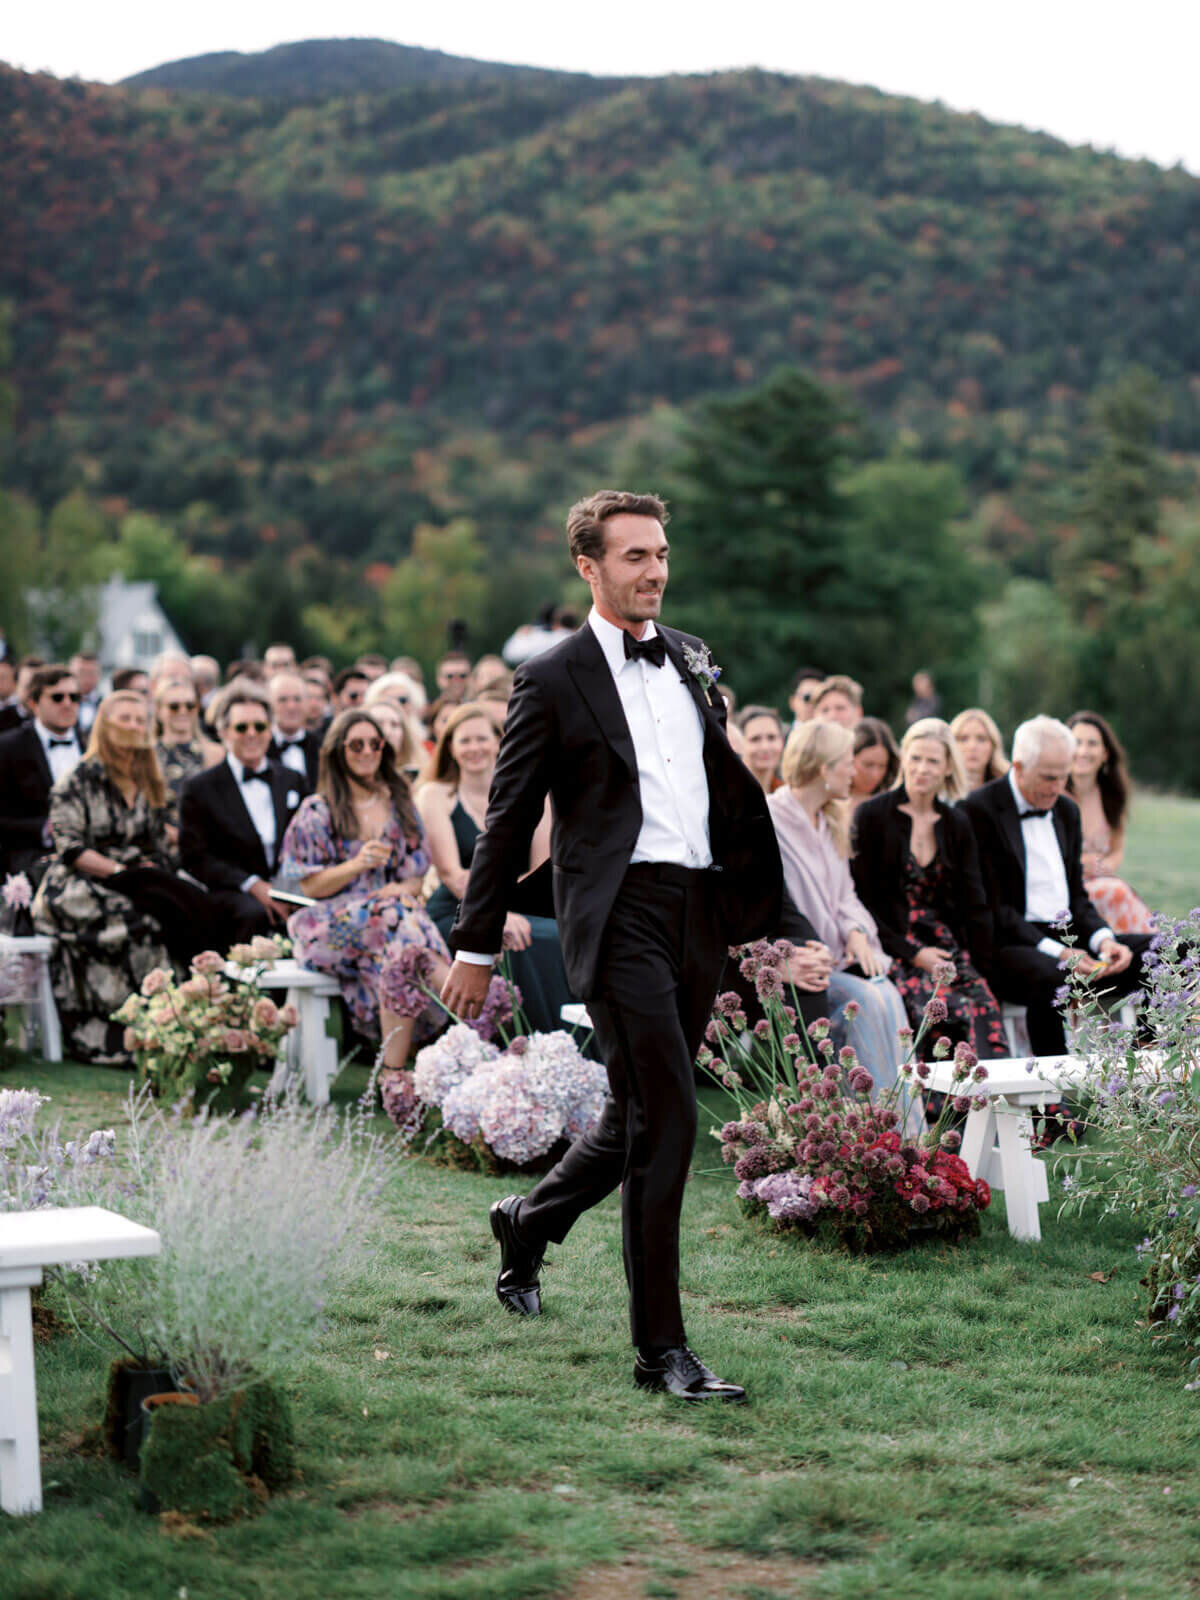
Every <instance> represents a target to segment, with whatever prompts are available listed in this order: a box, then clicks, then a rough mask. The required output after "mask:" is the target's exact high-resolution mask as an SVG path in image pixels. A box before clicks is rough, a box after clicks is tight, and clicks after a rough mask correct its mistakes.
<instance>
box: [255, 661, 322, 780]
mask: <svg viewBox="0 0 1200 1600" xmlns="http://www.w3.org/2000/svg"><path fill="white" fill-rule="evenodd" d="M267 694H268V695H269V696H270V700H271V743H270V746H269V747H268V750H267V755H268V756H269V757H270V759H271V760H272V761H279V762H282V764H283V765H284V766H285V767H287V768H289V769H290V770H291V771H292V772H294V773H296V775H297V776H298V777H299V778H300V779H301V780H302V781H303V783H304V792H305V794H311V793H312V791H313V790H314V789H315V788H316V787H317V773H318V769H319V767H320V764H321V740H320V738H319V737H318V735H317V734H315V733H310V732H309V730H308V726H307V722H306V712H307V687H306V685H305V682H304V679H303V678H302V677H301V676H300V674H299V673H298V672H295V671H292V670H291V669H290V668H289V669H285V670H284V671H282V672H277V673H275V675H274V676H273V677H272V678H271V679H270V681H269V682H268V684H267Z"/></svg>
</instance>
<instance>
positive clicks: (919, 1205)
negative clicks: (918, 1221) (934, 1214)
mask: <svg viewBox="0 0 1200 1600" xmlns="http://www.w3.org/2000/svg"><path fill="white" fill-rule="evenodd" d="M908 1203H909V1205H910V1206H911V1207H912V1209H913V1210H914V1211H915V1212H916V1213H917V1215H918V1216H924V1214H925V1212H926V1211H928V1210H929V1196H928V1195H924V1194H914V1195H913V1197H912V1199H911V1200H910V1201H909V1202H908Z"/></svg>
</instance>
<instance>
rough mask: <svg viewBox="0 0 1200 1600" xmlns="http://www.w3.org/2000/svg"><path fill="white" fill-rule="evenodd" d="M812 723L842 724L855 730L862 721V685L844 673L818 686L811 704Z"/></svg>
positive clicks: (827, 679)
mask: <svg viewBox="0 0 1200 1600" xmlns="http://www.w3.org/2000/svg"><path fill="white" fill-rule="evenodd" d="M810 705H811V708H812V709H811V713H810V718H809V720H810V721H812V722H840V723H841V724H842V726H843V727H844V728H854V727H857V726H858V724H859V723H860V722H861V721H862V714H863V708H862V685H861V684H857V683H855V681H854V679H853V678H848V677H846V675H845V673H843V672H835V673H834V675H833V677H832V678H826V679H825V682H824V683H822V684H818V686H817V688H816V689H815V691H814V692H813V697H812V700H811V702H810Z"/></svg>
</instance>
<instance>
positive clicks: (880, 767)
mask: <svg viewBox="0 0 1200 1600" xmlns="http://www.w3.org/2000/svg"><path fill="white" fill-rule="evenodd" d="M899 770H900V751H899V750H898V749H897V747H896V740H895V736H894V735H893V733H892V730H891V729H890V728H889V727H888V725H887V723H886V722H884V721H883V720H882V719H881V718H880V717H864V718H863V719H862V721H861V722H860V723H859V724H858V726H857V727H856V728H855V730H854V777H853V779H852V780H851V783H850V812H851V815H853V813H854V812H855V811H857V809H858V807H859V806H860V805H861V804H862V802H863V801H864V800H869V799H870V798H871V796H872V795H874V794H881V793H882V792H883V790H884V789H890V788H891V787H892V785H893V783H895V781H896V774H897V773H898V772H899Z"/></svg>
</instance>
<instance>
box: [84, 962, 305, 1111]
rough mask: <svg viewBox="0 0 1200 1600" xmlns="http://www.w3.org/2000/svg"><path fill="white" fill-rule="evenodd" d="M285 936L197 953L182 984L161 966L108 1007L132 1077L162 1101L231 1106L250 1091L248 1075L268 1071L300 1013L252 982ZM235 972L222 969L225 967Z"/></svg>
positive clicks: (235, 1107) (222, 1108)
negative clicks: (119, 1028) (121, 1034)
mask: <svg viewBox="0 0 1200 1600" xmlns="http://www.w3.org/2000/svg"><path fill="white" fill-rule="evenodd" d="M287 951H288V945H287V943H286V941H285V940H283V939H278V938H266V937H264V936H259V937H257V938H255V939H254V940H253V941H252V942H251V943H250V944H235V945H234V946H233V948H232V949H231V950H230V952H229V954H228V956H222V955H218V954H217V952H216V951H215V950H204V951H202V952H201V953H200V954H199V955H198V956H196V958H195V959H194V960H193V962H192V966H191V972H190V974H189V976H188V977H187V978H186V979H184V980H183V981H182V982H179V981H177V980H176V979H175V977H174V976H173V975H172V974H171V973H170V972H168V971H167V970H166V969H165V968H163V967H156V968H155V969H154V971H153V972H148V973H147V974H146V976H145V978H144V979H143V980H142V987H141V993H140V994H134V995H130V997H129V999H128V1000H126V1001H125V1003H124V1005H122V1006H121V1008H120V1009H119V1010H118V1011H115V1012H114V1013H113V1019H114V1021H116V1022H122V1023H124V1024H125V1048H126V1049H127V1050H128V1051H130V1053H131V1054H132V1056H133V1058H134V1061H135V1063H136V1065H137V1069H138V1075H139V1080H140V1081H141V1082H144V1083H148V1084H149V1085H150V1087H151V1089H152V1090H153V1092H154V1094H155V1096H156V1097H157V1098H158V1099H160V1100H162V1101H164V1102H169V1101H174V1100H183V1099H186V1100H189V1101H190V1103H191V1105H192V1107H193V1108H198V1107H200V1106H207V1107H208V1108H209V1110H211V1111H218V1112H224V1111H236V1110H239V1109H241V1108H242V1107H244V1106H245V1105H246V1104H247V1103H248V1101H249V1097H250V1096H251V1095H252V1094H253V1093H254V1090H253V1088H252V1086H251V1085H250V1083H249V1079H250V1076H251V1074H252V1073H254V1072H259V1071H263V1070H265V1069H269V1068H270V1067H271V1066H272V1065H273V1064H274V1062H275V1060H276V1058H277V1057H278V1054H279V1050H280V1047H281V1045H282V1042H283V1039H284V1037H285V1035H286V1034H287V1033H288V1032H289V1030H290V1029H292V1028H294V1027H295V1026H296V1023H297V1021H298V1020H299V1018H298V1017H297V1014H296V1009H295V1007H294V1006H291V1005H284V1006H277V1005H276V1004H275V1002H274V1001H273V1000H272V999H270V998H269V997H268V996H267V995H265V994H263V993H262V991H261V990H260V989H259V988H258V978H259V977H260V975H261V974H262V973H263V972H265V971H266V970H267V969H268V968H269V967H272V966H274V964H275V962H276V961H278V960H279V959H280V958H281V957H282V956H284V955H286V954H287ZM230 968H233V969H235V970H236V972H237V976H236V977H231V976H230V975H229V969H230Z"/></svg>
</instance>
